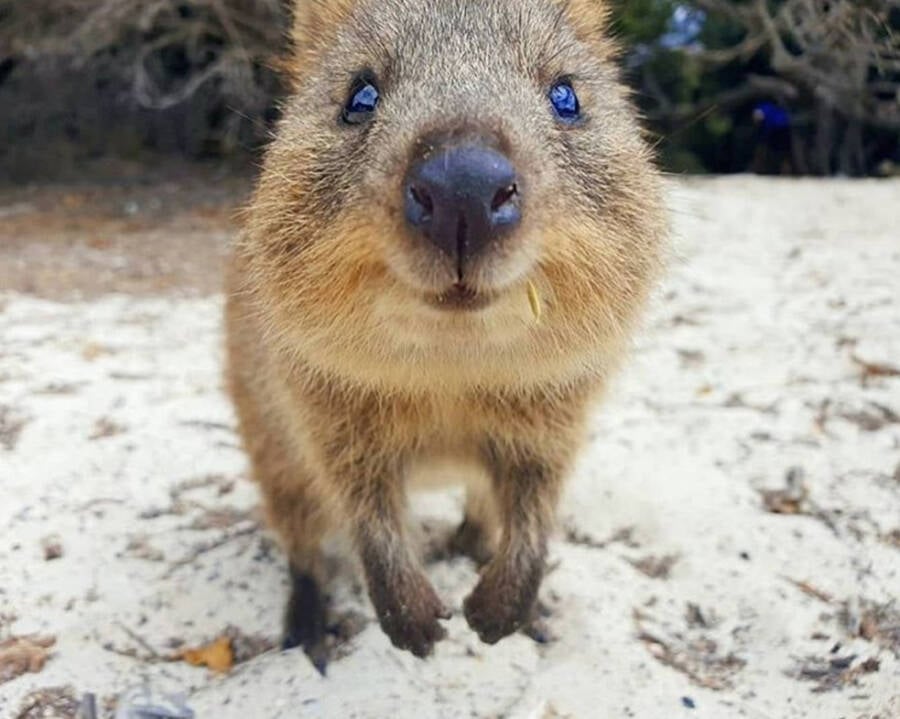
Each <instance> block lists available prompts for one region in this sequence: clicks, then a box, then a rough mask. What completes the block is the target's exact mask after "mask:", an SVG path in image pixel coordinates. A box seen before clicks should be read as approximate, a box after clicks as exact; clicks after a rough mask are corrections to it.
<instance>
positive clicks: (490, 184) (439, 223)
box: [404, 145, 522, 275]
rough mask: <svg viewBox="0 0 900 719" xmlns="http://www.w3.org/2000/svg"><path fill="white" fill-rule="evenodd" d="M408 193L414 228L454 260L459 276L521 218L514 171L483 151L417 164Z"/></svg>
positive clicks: (459, 150) (448, 152)
mask: <svg viewBox="0 0 900 719" xmlns="http://www.w3.org/2000/svg"><path fill="white" fill-rule="evenodd" d="M404 192H405V194H406V198H405V202H406V219H407V221H408V222H409V224H410V225H411V226H412V227H414V228H416V229H417V230H419V231H420V232H422V233H423V234H424V235H425V236H426V237H427V238H428V239H429V240H430V241H431V242H432V243H433V244H434V245H436V246H437V247H438V248H439V249H441V250H442V251H443V252H445V253H446V254H447V255H448V256H449V257H451V258H453V259H454V260H455V261H456V262H457V263H458V266H459V273H460V275H462V273H463V271H464V269H465V266H466V264H467V262H468V261H469V260H471V259H472V258H474V257H476V256H477V255H478V254H480V253H481V252H482V251H483V250H485V248H487V247H488V245H490V244H491V242H493V241H495V240H497V239H499V238H500V237H502V236H503V235H504V234H505V233H507V232H509V231H510V230H511V229H513V228H514V227H515V226H516V225H517V224H519V221H520V220H521V217H522V214H521V208H520V200H521V198H520V195H519V187H518V186H517V184H516V170H515V168H514V167H513V166H512V163H510V161H509V160H508V159H507V158H506V157H505V156H504V155H502V154H500V153H499V152H497V151H496V150H492V149H490V148H487V147H483V146H481V145H462V146H459V147H449V148H446V149H443V150H439V151H437V152H436V153H435V154H433V155H431V156H430V157H428V158H427V159H425V160H423V161H420V162H418V163H416V164H415V165H413V167H412V168H411V169H410V171H409V174H408V175H407V177H406V185H405V187H404Z"/></svg>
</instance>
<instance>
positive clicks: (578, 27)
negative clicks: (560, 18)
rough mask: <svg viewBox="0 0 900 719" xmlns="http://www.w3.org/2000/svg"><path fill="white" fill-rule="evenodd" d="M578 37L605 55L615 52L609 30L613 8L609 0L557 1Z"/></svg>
mask: <svg viewBox="0 0 900 719" xmlns="http://www.w3.org/2000/svg"><path fill="white" fill-rule="evenodd" d="M556 2H557V4H558V5H559V6H560V7H561V8H562V9H563V12H564V13H565V15H566V18H567V19H568V21H569V23H570V24H571V25H572V27H573V28H575V32H576V33H577V34H578V36H579V37H580V38H581V39H582V40H584V41H585V42H588V43H590V44H592V45H594V46H595V47H597V48H598V49H599V50H601V51H603V52H604V54H606V53H607V52H613V51H614V43H613V42H612V41H611V40H610V37H609V34H608V30H609V25H610V15H611V14H612V8H611V5H610V2H609V0H556Z"/></svg>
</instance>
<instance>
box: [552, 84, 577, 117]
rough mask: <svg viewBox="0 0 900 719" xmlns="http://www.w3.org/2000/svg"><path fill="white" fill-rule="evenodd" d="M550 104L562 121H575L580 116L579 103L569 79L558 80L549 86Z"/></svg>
mask: <svg viewBox="0 0 900 719" xmlns="http://www.w3.org/2000/svg"><path fill="white" fill-rule="evenodd" d="M550 104H551V105H553V110H554V112H556V116H557V117H558V118H559V119H560V120H562V121H564V122H576V121H577V120H579V119H580V118H581V103H580V102H579V101H578V94H577V93H576V92H575V88H574V87H572V83H571V82H570V81H569V80H559V81H558V82H556V84H554V85H553V87H551V88H550Z"/></svg>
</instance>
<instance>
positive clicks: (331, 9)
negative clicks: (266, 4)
mask: <svg viewBox="0 0 900 719" xmlns="http://www.w3.org/2000/svg"><path fill="white" fill-rule="evenodd" d="M355 4H356V3H355V0H294V32H293V37H294V42H295V43H296V45H297V47H300V48H302V47H303V46H304V45H309V44H310V43H312V44H315V43H318V42H321V41H322V37H323V35H328V34H330V33H331V32H332V31H333V30H334V29H335V28H336V27H337V26H338V25H339V24H340V23H341V21H343V20H344V19H345V18H346V17H347V15H349V14H350V11H351V10H353V6H354V5H355Z"/></svg>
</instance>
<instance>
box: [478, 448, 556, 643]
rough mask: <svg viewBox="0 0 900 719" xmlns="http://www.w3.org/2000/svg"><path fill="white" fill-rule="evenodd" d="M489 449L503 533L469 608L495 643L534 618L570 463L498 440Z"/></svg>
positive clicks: (485, 637) (485, 638)
mask: <svg viewBox="0 0 900 719" xmlns="http://www.w3.org/2000/svg"><path fill="white" fill-rule="evenodd" d="M485 454H486V457H487V459H488V464H489V467H490V469H491V471H492V473H493V481H494V491H495V494H496V499H497V506H498V509H499V514H500V519H501V529H502V538H501V541H500V547H499V550H498V551H497V553H496V555H495V556H494V558H493V559H492V560H491V562H490V563H489V564H488V565H487V566H486V567H485V568H484V570H483V571H482V573H481V579H480V581H479V583H478V585H477V586H476V588H475V590H474V591H473V592H472V594H471V595H469V597H468V598H467V599H466V601H465V604H464V611H465V616H466V619H467V621H468V622H469V626H471V627H472V629H474V630H475V631H476V632H477V633H478V636H479V637H480V638H481V640H482V641H484V642H487V643H488V644H495V643H497V642H499V641H500V640H501V639H503V638H504V637H507V636H509V635H510V634H513V633H515V632H516V631H518V630H519V629H521V628H522V627H524V626H525V625H526V624H527V623H528V622H529V620H530V619H531V617H532V610H533V608H534V605H535V602H536V600H537V595H538V590H539V588H540V585H541V581H542V580H543V577H544V565H545V561H546V556H547V541H548V536H549V534H550V531H551V529H552V526H553V523H554V519H555V513H556V506H557V503H558V499H559V494H560V489H561V486H562V481H563V476H564V473H565V472H566V470H567V469H568V462H565V461H560V460H559V459H558V458H554V457H550V456H542V455H541V454H540V453H537V452H535V451H534V450H533V449H531V448H528V447H525V446H520V445H517V444H500V443H497V442H490V443H488V446H487V448H486V451H485Z"/></svg>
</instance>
